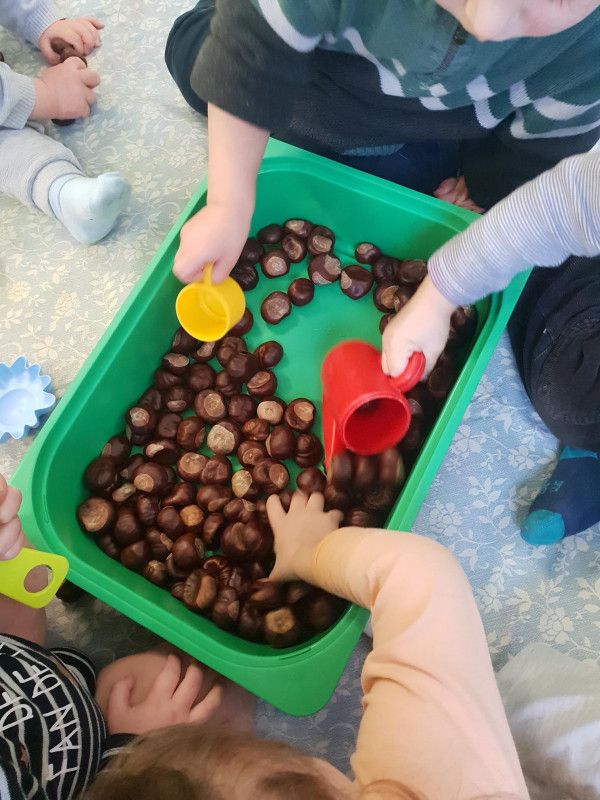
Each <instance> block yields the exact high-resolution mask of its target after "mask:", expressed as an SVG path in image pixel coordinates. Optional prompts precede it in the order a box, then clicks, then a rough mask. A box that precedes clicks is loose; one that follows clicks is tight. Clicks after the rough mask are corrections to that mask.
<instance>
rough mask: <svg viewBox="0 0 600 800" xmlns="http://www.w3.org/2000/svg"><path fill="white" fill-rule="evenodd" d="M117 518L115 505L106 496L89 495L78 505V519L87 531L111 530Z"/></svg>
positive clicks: (102, 531) (100, 531) (101, 531)
mask: <svg viewBox="0 0 600 800" xmlns="http://www.w3.org/2000/svg"><path fill="white" fill-rule="evenodd" d="M115 519H116V510H115V507H114V505H113V504H112V503H111V502H110V500H107V499H106V498H104V497H88V499H87V500H84V501H83V503H80V504H79V506H78V507H77V520H78V522H79V524H80V525H81V527H82V528H83V530H84V531H85V532H86V533H104V532H105V531H109V530H111V529H112V526H113V524H114V521H115Z"/></svg>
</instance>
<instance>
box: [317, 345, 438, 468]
mask: <svg viewBox="0 0 600 800" xmlns="http://www.w3.org/2000/svg"><path fill="white" fill-rule="evenodd" d="M424 369H425V356H424V355H423V353H413V355H412V356H411V357H410V359H409V362H408V365H407V367H406V369H405V370H404V372H403V373H402V374H401V375H399V376H398V377H397V378H390V376H389V375H385V374H384V373H383V371H382V369H381V353H380V352H379V350H377V348H375V347H373V346H372V345H370V344H367V343H366V342H359V341H349V342H342V343H341V344H338V345H336V346H335V347H334V348H332V349H331V350H330V351H329V353H327V355H326V356H325V359H324V361H323V366H322V369H321V380H322V384H323V445H324V448H325V467H326V468H328V467H329V464H330V462H331V459H332V458H333V456H334V455H336V454H337V453H339V452H341V451H342V450H350V451H352V452H353V453H357V454H358V455H362V456H370V455H375V454H377V453H381V451H382V450H386V449H387V448H388V447H393V446H394V445H396V444H398V442H399V441H400V440H401V439H402V437H403V436H404V435H405V433H406V432H407V430H408V428H409V426H410V421H411V412H410V406H409V404H408V401H407V399H406V397H405V396H404V392H407V391H408V390H409V389H412V387H413V386H415V384H417V383H418V381H419V379H420V378H421V376H422V374H423V370H424Z"/></svg>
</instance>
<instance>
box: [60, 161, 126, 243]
mask: <svg viewBox="0 0 600 800" xmlns="http://www.w3.org/2000/svg"><path fill="white" fill-rule="evenodd" d="M130 191H131V189H130V186H129V184H128V182H127V181H126V180H125V178H123V177H122V176H121V175H119V173H118V172H106V173H105V174H104V175H99V176H98V177H97V178H86V177H85V176H83V175H78V174H77V173H72V174H70V175H61V176H60V178H56V180H54V181H53V182H52V184H51V185H50V190H49V192H48V202H49V203H50V208H51V209H52V211H53V212H54V214H55V216H56V218H57V219H58V220H60V222H62V224H63V225H64V226H65V228H66V229H67V230H68V231H69V233H70V234H71V236H73V237H74V238H75V239H77V241H78V242H82V244H94V242H99V241H100V239H103V238H104V237H105V236H106V235H107V234H109V233H110V232H111V231H112V229H113V228H114V226H115V224H116V221H117V217H118V216H119V214H120V213H121V212H122V211H123V209H124V208H125V206H126V205H127V201H128V200H129V194H130Z"/></svg>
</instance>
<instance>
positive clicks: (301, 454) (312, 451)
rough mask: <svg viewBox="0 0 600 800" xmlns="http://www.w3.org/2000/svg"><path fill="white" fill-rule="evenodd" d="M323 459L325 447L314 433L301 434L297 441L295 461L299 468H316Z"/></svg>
mask: <svg viewBox="0 0 600 800" xmlns="http://www.w3.org/2000/svg"><path fill="white" fill-rule="evenodd" d="M322 458H323V445H322V444H321V440H320V439H319V437H318V436H315V435H314V433H300V434H298V438H297V439H296V453H295V455H294V461H295V462H296V464H298V466H299V467H303V468H304V467H314V466H316V465H317V464H318V463H319V462H320V461H321V459H322Z"/></svg>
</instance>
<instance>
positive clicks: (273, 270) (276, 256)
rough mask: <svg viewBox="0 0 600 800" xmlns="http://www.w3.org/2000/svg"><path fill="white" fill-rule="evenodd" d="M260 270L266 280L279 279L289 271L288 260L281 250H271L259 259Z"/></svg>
mask: <svg viewBox="0 0 600 800" xmlns="http://www.w3.org/2000/svg"><path fill="white" fill-rule="evenodd" d="M260 268H261V269H262V272H263V275H265V276H266V277H267V278H279V277H280V276H281V275H287V273H288V272H289V271H290V260H289V258H288V257H287V254H286V253H284V251H283V250H271V251H270V252H269V253H265V254H264V256H263V257H262V258H261V259H260Z"/></svg>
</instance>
